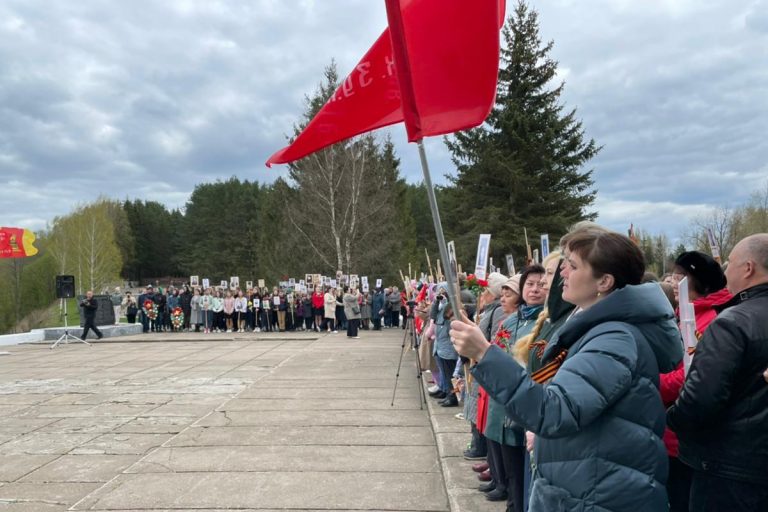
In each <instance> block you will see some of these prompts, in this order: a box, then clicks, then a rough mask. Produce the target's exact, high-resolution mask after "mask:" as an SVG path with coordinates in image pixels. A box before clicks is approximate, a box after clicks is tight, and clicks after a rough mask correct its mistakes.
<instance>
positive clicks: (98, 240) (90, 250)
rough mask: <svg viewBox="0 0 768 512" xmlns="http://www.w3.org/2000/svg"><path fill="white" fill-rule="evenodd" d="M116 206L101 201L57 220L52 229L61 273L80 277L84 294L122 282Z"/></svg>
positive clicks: (79, 288) (78, 281) (79, 287)
mask: <svg viewBox="0 0 768 512" xmlns="http://www.w3.org/2000/svg"><path fill="white" fill-rule="evenodd" d="M112 209H113V207H112V205H110V204H109V202H108V201H106V200H104V199H100V200H98V201H97V202H95V203H92V204H90V205H84V206H80V207H78V208H77V209H76V210H75V211H74V212H72V213H70V214H69V215H67V216H65V217H60V218H57V219H56V220H55V221H54V223H53V226H52V228H51V235H50V251H51V254H52V256H53V257H54V260H55V261H56V267H57V269H58V271H59V272H60V273H61V274H72V275H74V276H76V287H77V291H78V293H80V294H83V293H84V292H85V290H87V289H89V290H94V292H96V293H99V292H101V291H102V290H103V289H104V288H105V287H106V286H109V285H110V284H112V283H113V282H115V281H116V280H118V279H119V277H120V270H121V267H122V257H121V255H120V249H119V248H118V246H117V243H116V239H115V227H114V223H113V220H112V216H111V212H112Z"/></svg>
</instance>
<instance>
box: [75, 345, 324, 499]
mask: <svg viewBox="0 0 768 512" xmlns="http://www.w3.org/2000/svg"><path fill="white" fill-rule="evenodd" d="M319 341H321V339H316V340H315V341H313V342H312V343H309V344H308V345H306V346H305V347H303V349H302V350H299V351H295V352H294V353H293V354H291V355H290V356H288V357H287V358H286V359H284V360H283V361H281V362H280V363H279V364H278V365H276V366H273V367H272V368H271V369H270V371H269V372H267V373H264V374H263V375H260V376H258V377H257V378H256V379H255V380H254V381H253V382H252V383H251V384H248V385H247V386H245V387H244V388H243V389H241V390H240V391H238V392H237V393H236V394H235V395H234V396H231V397H229V398H227V399H226V400H224V401H223V402H222V403H221V404H219V405H218V406H216V407H214V408H213V409H212V410H211V411H209V412H208V413H206V414H205V415H203V416H202V417H200V418H198V419H197V420H196V421H194V422H192V423H190V424H189V425H187V426H186V427H185V428H183V429H182V430H181V431H179V432H177V433H176V434H174V435H173V436H171V437H170V438H169V439H168V440H166V441H165V442H164V443H163V444H161V445H160V446H158V447H156V448H155V449H153V450H150V451H149V452H147V453H146V454H144V456H142V457H141V458H140V459H139V460H137V461H136V462H134V463H133V464H131V465H130V466H128V467H127V468H125V469H124V470H123V471H121V472H120V473H118V474H116V475H115V476H114V477H112V478H111V479H110V480H108V481H107V482H104V484H103V485H101V486H100V487H98V488H96V489H94V490H93V491H91V492H90V493H88V494H86V495H85V496H83V497H82V498H80V499H79V500H78V501H77V502H75V503H74V504H73V505H72V506H71V507H69V508H68V509H67V510H71V511H76V510H78V508H77V507H78V506H79V505H80V503H83V502H84V501H86V500H88V499H89V498H90V497H91V496H92V495H94V494H96V493H98V492H99V491H100V490H101V489H103V488H105V487H108V486H109V485H110V484H111V483H112V482H114V481H115V480H116V479H117V478H119V477H120V476H121V475H123V474H126V473H127V472H128V471H130V470H131V469H132V468H133V467H134V466H137V465H139V464H140V463H143V462H144V461H145V459H147V458H148V457H150V456H151V455H153V454H154V453H155V452H157V451H158V450H160V449H161V448H173V447H172V446H168V443H170V442H171V441H173V440H174V439H176V438H177V437H179V436H181V435H182V434H184V433H186V432H187V431H188V430H189V429H191V428H194V427H196V426H197V425H198V423H199V422H200V421H202V420H204V419H205V418H207V417H208V416H210V415H211V414H213V413H215V412H216V410H217V409H219V408H220V407H222V406H224V405H226V404H227V402H230V401H231V400H234V399H236V398H237V397H238V396H240V394H241V393H244V392H245V391H246V390H248V389H249V388H250V387H251V386H253V385H254V384H256V383H257V382H259V381H261V380H262V379H264V378H266V377H267V376H269V375H271V374H272V373H273V372H274V371H276V370H277V369H279V368H280V367H282V366H283V365H284V364H285V363H286V362H287V361H290V360H291V359H293V358H294V357H297V356H298V355H299V354H301V353H303V352H304V351H306V350H307V349H309V348H310V347H312V346H313V345H314V344H315V343H318V342H319ZM286 343H287V342H282V343H279V344H277V345H275V346H274V347H272V348H271V349H269V350H267V351H265V352H263V353H261V354H259V356H261V355H263V354H265V353H267V352H270V351H272V350H275V349H277V348H278V347H280V346H282V345H284V344H286ZM259 356H257V357H259ZM219 357H221V356H219ZM225 412H226V411H225ZM225 416H226V414H225ZM97 437H98V436H97ZM94 505H96V504H94Z"/></svg>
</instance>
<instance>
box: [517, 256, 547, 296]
mask: <svg viewBox="0 0 768 512" xmlns="http://www.w3.org/2000/svg"><path fill="white" fill-rule="evenodd" d="M546 273H547V271H546V270H545V269H544V267H543V266H541V265H539V264H538V263H534V264H532V265H528V266H527V267H525V268H524V269H523V273H522V274H520V294H519V295H518V296H519V297H520V300H519V302H518V304H523V303H525V299H523V289H525V282H526V281H527V280H528V278H529V277H530V276H531V275H533V274H546Z"/></svg>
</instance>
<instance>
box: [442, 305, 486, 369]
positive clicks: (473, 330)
mask: <svg viewBox="0 0 768 512" xmlns="http://www.w3.org/2000/svg"><path fill="white" fill-rule="evenodd" d="M461 318H462V319H461V320H454V321H453V322H451V332H450V335H451V341H452V342H453V346H454V347H455V348H456V351H457V352H458V353H459V354H461V355H462V356H464V357H468V358H469V359H475V360H477V361H480V360H481V359H482V358H483V356H484V355H485V353H486V352H487V351H488V349H489V348H490V347H491V344H490V343H488V341H486V339H485V336H484V335H483V332H482V331H481V330H480V328H479V327H478V326H477V325H475V324H474V323H473V322H472V321H470V320H469V318H467V315H466V314H465V313H464V312H463V311H462V312H461Z"/></svg>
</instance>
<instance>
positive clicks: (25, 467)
mask: <svg viewBox="0 0 768 512" xmlns="http://www.w3.org/2000/svg"><path fill="white" fill-rule="evenodd" d="M57 458H59V455H55V454H51V455H27V454H14V455H12V456H11V455H0V482H13V481H15V480H17V479H19V478H21V477H23V476H24V475H26V474H27V473H31V472H32V471H34V470H36V469H37V468H40V467H42V466H45V465H46V464H48V463H49V462H51V461H53V460H56V459H57ZM0 510H2V509H0Z"/></svg>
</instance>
